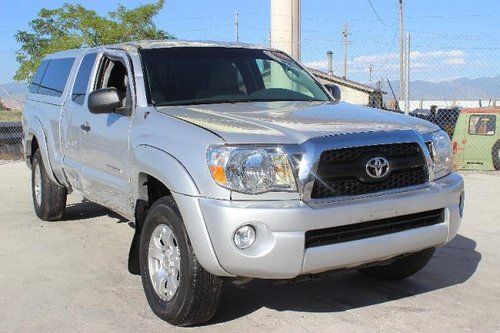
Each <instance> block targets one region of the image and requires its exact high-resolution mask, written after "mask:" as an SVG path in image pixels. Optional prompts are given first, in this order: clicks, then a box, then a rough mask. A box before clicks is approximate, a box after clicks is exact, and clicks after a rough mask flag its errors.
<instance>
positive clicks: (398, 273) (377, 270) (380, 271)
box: [358, 248, 435, 280]
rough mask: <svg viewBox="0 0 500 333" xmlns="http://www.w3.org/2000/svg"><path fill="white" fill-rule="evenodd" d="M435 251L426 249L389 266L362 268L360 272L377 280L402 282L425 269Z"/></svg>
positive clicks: (395, 261)
mask: <svg viewBox="0 0 500 333" xmlns="http://www.w3.org/2000/svg"><path fill="white" fill-rule="evenodd" d="M434 250H435V249H434V248H430V249H425V250H422V251H419V252H415V253H412V254H408V255H406V256H404V257H401V258H398V259H396V260H394V261H393V262H391V263H390V264H387V265H381V266H371V267H366V268H361V269H358V271H359V272H361V273H363V274H364V275H366V276H369V277H371V278H375V279H380V280H402V279H405V278H407V277H409V276H411V275H413V274H415V273H416V272H418V271H419V270H421V269H422V268H424V266H425V265H426V264H427V263H428V262H429V260H431V258H432V255H433V254H434Z"/></svg>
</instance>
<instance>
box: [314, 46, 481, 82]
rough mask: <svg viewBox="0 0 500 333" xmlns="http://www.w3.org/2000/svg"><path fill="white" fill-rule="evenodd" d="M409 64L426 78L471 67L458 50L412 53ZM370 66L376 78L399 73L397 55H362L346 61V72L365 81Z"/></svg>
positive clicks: (322, 66)
mask: <svg viewBox="0 0 500 333" xmlns="http://www.w3.org/2000/svg"><path fill="white" fill-rule="evenodd" d="M335 60H336V62H335V63H334V71H335V72H336V73H339V70H340V68H341V62H340V61H339V59H335ZM410 63H411V71H412V72H418V73H422V74H425V75H426V76H427V74H429V76H432V75H435V74H436V73H437V72H442V73H445V72H447V71H449V70H450V68H456V69H460V68H461V67H464V66H471V65H473V63H469V62H468V61H467V54H466V52H464V51H463V50H460V49H452V50H430V51H412V52H411V53H410ZM306 66H307V67H312V68H316V69H319V70H326V69H327V66H328V63H327V60H326V59H324V60H316V61H310V62H307V63H306ZM370 66H372V67H373V70H374V74H375V75H377V76H384V77H388V76H392V77H396V76H397V73H399V53H396V52H390V53H386V54H371V55H362V56H358V57H355V58H352V59H350V60H348V61H347V71H348V74H349V75H350V76H351V77H352V76H353V75H354V76H356V75H362V79H365V78H364V76H366V73H368V68H369V67H370Z"/></svg>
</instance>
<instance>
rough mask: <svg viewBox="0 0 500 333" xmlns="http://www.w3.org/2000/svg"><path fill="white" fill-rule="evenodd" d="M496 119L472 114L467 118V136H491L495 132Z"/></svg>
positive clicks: (491, 116)
mask: <svg viewBox="0 0 500 333" xmlns="http://www.w3.org/2000/svg"><path fill="white" fill-rule="evenodd" d="M496 121H497V117H496V116H494V115H491V114H486V115H485V114H473V115H471V116H470V118H469V134H471V135H493V134H495V130H496Z"/></svg>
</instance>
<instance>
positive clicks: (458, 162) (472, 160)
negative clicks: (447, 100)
mask: <svg viewBox="0 0 500 333" xmlns="http://www.w3.org/2000/svg"><path fill="white" fill-rule="evenodd" d="M499 122H500V108H498V107H484V108H469V109H463V110H462V112H460V116H459V117H458V120H457V125H456V128H455V132H454V134H453V139H452V145H453V146H452V147H453V165H454V168H455V169H457V170H500V133H499V130H498V129H499V126H500V125H499V124H500V123H499Z"/></svg>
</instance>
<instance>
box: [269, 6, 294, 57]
mask: <svg viewBox="0 0 500 333" xmlns="http://www.w3.org/2000/svg"><path fill="white" fill-rule="evenodd" d="M300 15H301V0H271V15H270V16H271V26H270V27H271V46H272V47H273V48H275V49H279V50H282V51H285V52H287V53H288V54H289V55H291V56H292V58H294V59H296V60H299V61H300V41H301V32H300V30H301V25H300Z"/></svg>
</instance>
